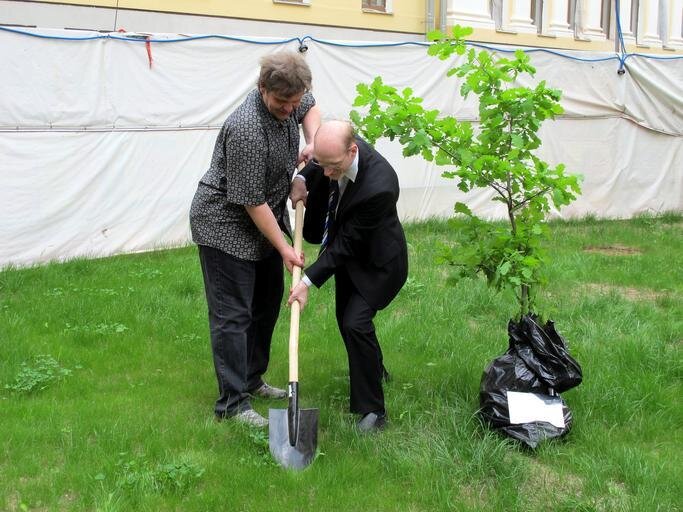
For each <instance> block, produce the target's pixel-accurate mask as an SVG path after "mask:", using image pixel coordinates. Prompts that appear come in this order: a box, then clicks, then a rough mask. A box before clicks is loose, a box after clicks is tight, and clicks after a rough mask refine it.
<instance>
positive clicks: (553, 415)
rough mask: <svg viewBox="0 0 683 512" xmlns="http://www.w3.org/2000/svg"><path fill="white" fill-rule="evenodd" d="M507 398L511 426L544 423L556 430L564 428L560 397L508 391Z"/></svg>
mask: <svg viewBox="0 0 683 512" xmlns="http://www.w3.org/2000/svg"><path fill="white" fill-rule="evenodd" d="M507 398H508V411H509V413H510V423H511V424H513V425H517V424H520V423H531V422H533V421H545V422H548V423H551V424H553V425H555V426H556V427H557V428H564V414H562V399H561V398H560V397H557V396H549V395H540V394H536V393H520V392H518V391H508V392H507Z"/></svg>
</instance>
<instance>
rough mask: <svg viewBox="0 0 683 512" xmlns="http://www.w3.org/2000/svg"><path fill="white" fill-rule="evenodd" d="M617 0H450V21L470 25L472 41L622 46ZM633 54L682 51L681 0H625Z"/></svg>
mask: <svg viewBox="0 0 683 512" xmlns="http://www.w3.org/2000/svg"><path fill="white" fill-rule="evenodd" d="M616 4H617V0H447V13H446V14H447V24H448V25H449V26H452V25H455V24H460V25H467V26H471V27H473V28H474V29H475V32H474V34H473V36H472V37H470V39H471V40H474V41H485V42H495V43H504V44H510V45H515V46H540V47H551V48H566V49H576V50H593V51H615V50H617V49H618V44H617V43H618V37H617V16H616V10H615V7H616ZM619 7H620V16H619V21H620V24H621V29H622V34H623V38H624V43H625V45H626V50H627V52H631V53H636V52H638V53H660V54H672V55H675V54H676V53H678V54H681V53H683V20H682V17H683V0H621V1H620V2H619Z"/></svg>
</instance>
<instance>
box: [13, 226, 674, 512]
mask: <svg viewBox="0 0 683 512" xmlns="http://www.w3.org/2000/svg"><path fill="white" fill-rule="evenodd" d="M406 231H407V237H408V241H409V250H410V263H411V269H410V280H409V282H408V284H407V285H406V286H405V288H404V289H403V291H402V292H401V293H400V295H399V296H398V298H397V299H396V300H395V301H394V302H393V304H391V306H390V307H389V308H388V309H386V310H384V311H381V312H380V313H379V314H378V315H377V318H376V325H377V328H378V333H379V337H380V341H381V343H382V347H383V351H384V357H385V362H386V364H387V367H388V369H389V371H390V372H391V373H392V377H393V380H392V381H391V382H390V383H389V384H387V386H386V388H385V394H386V398H387V408H388V412H389V415H390V419H391V423H390V426H389V428H388V429H387V430H386V431H384V432H383V433H381V434H380V435H377V436H370V437H364V436H359V435H358V434H357V433H356V432H355V431H354V428H353V425H354V419H355V418H353V417H352V416H351V415H350V414H348V412H347V410H348V382H347V371H348V367H347V359H346V353H345V351H344V347H343V343H342V341H341V338H340V337H339V333H338V331H337V327H336V323H335V320H334V304H333V284H332V283H329V284H327V285H326V286H325V287H323V289H321V290H316V291H313V292H312V293H311V296H310V302H309V305H308V307H307V308H306V309H305V310H304V312H303V316H302V320H301V339H300V382H301V384H300V386H301V388H300V393H301V397H302V406H304V407H317V408H319V409H320V427H319V433H318V437H319V439H318V447H319V451H320V453H319V455H318V458H317V459H316V460H315V461H314V463H313V464H312V465H311V466H310V467H309V468H308V469H306V470H305V471H303V472H298V473H293V472H288V471H285V470H283V469H282V468H280V467H279V466H277V465H276V464H275V463H274V462H273V461H272V459H271V458H270V455H269V453H268V442H267V433H266V432H264V431H259V430H253V429H249V428H246V427H241V426H239V425H236V424H233V423H232V422H229V421H227V422H222V423H217V422H215V421H214V419H213V401H214V400H215V398H216V393H217V391H216V382H215V376H214V372H213V365H212V362H211V351H210V344H209V340H208V322H207V319H206V303H205V299H204V291H203V284H202V278H201V271H200V268H199V261H198V258H197V251H196V248H194V247H187V248H183V249H177V250H164V251H158V252H154V253H147V254H139V255H128V256H119V257H114V258H107V259H101V260H77V261H71V262H68V263H64V264H51V265H47V266H43V267H39V268H30V269H23V270H12V269H10V270H6V271H4V272H0V449H1V450H2V451H1V453H0V510H8V511H14V510H50V511H53V510H57V511H59V510H109V511H114V510H119V511H128V510H149V511H166V510H176V511H208V510H226V511H233V510H235V511H258V512H261V511H285V510H286V511H300V510H324V511H326V510H349V511H365V510H382V511H433V510H486V511H488V510H500V511H509V510H520V511H522V510H523V511H527V510H539V511H540V510H543V511H547V510H553V511H563V510H566V511H569V510H583V511H592V510H595V511H631V510H633V511H649V510H662V511H670V510H679V509H680V508H681V504H682V503H683V489H682V484H681V483H682V482H683V471H682V467H683V462H682V461H683V435H682V428H683V408H682V407H681V392H682V391H683V387H682V386H681V374H682V371H681V370H682V365H681V360H682V358H681V344H682V342H683V306H682V304H683V300H682V298H683V221H682V220H681V217H680V216H678V215H667V216H664V217H659V218H650V217H642V218H637V219H634V220H631V221H596V220H591V219H588V220H583V221H580V222H567V223H555V224H553V241H552V244H551V247H552V249H551V250H550V251H549V252H550V255H551V256H552V258H553V262H552V264H551V267H550V268H549V278H550V284H549V286H548V287H547V289H546V290H545V291H546V293H545V294H544V295H543V297H542V298H541V304H540V305H541V308H542V310H543V311H544V312H546V313H547V314H548V316H549V317H550V318H552V319H553V320H554V321H555V322H556V324H557V328H558V330H559V332H560V333H561V334H562V335H563V336H564V337H565V338H566V339H567V341H568V343H569V347H570V352H571V354H572V355H573V356H574V357H575V358H576V359H577V360H578V361H579V362H580V363H581V365H582V366H583V371H584V382H583V384H582V385H581V386H579V387H577V388H575V389H573V390H571V391H569V392H567V393H565V394H564V395H563V396H564V398H565V400H566V401H567V403H568V405H569V407H570V408H571V410H572V412H573V414H574V428H573V430H572V431H571V432H570V433H569V435H568V436H566V437H565V438H564V439H562V440H556V441H552V442H548V443H545V444H544V445H542V446H541V447H540V448H539V449H538V450H537V451H536V452H530V451H527V450H524V449H522V448H520V447H519V446H518V445H517V444H515V443H514V442H512V441H508V440H506V439H504V438H502V437H500V436H498V435H497V434H494V433H492V432H490V431H488V430H487V429H486V428H484V427H483V426H482V425H481V424H480V423H479V421H478V420H477V417H476V410H477V407H478V390H479V381H480V378H481V373H482V370H483V368H484V367H485V366H486V365H487V364H488V363H489V362H490V361H491V360H492V359H493V358H494V357H496V356H498V355H500V354H501V353H502V352H504V351H505V350H506V348H507V344H508V342H507V334H506V327H507V321H508V319H509V318H511V317H512V316H514V315H515V314H516V306H515V304H514V302H513V300H512V297H510V296H506V295H501V296H493V295H492V294H491V293H490V292H489V291H488V290H487V289H486V287H485V285H484V283H483V282H479V281H464V282H461V283H458V284H451V283H449V269H448V268H447V267H445V266H440V265H437V264H435V263H434V261H435V257H436V254H437V248H436V247H435V245H436V243H437V242H438V241H448V240H454V239H455V237H456V236H457V231H456V230H454V229H453V228H452V227H449V225H448V224H447V223H446V222H437V221H432V222H427V223H422V224H415V225H409V226H407V229H406ZM308 255H309V259H310V258H313V257H314V255H315V250H314V249H310V250H309V251H308ZM288 323H289V315H288V311H286V310H284V308H283V314H282V315H281V319H280V322H279V323H278V326H277V329H276V333H275V337H274V341H273V350H272V362H271V367H270V370H269V372H268V374H267V379H268V381H269V382H270V383H271V384H275V385H278V386H284V385H285V384H286V381H287V339H288ZM39 356H44V357H39ZM22 364H24V366H22ZM50 376H53V378H52V379H50ZM6 385H7V386H10V387H14V388H16V390H12V389H6V388H5V386H6ZM22 388H24V389H28V388H33V390H32V391H26V390H23V391H22ZM254 405H255V408H256V409H257V410H258V411H260V412H261V413H263V414H264V415H267V411H268V408H269V407H281V408H285V407H286V402H274V401H270V402H268V401H256V402H254Z"/></svg>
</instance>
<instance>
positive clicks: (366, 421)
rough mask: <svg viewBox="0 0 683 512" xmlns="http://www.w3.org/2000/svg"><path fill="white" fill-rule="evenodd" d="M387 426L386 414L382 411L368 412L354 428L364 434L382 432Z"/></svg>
mask: <svg viewBox="0 0 683 512" xmlns="http://www.w3.org/2000/svg"><path fill="white" fill-rule="evenodd" d="M386 424H387V413H386V412H383V411H376V412H369V413H367V414H366V415H365V416H363V417H362V418H361V419H360V420H358V423H357V424H356V426H357V427H358V430H360V431H361V432H365V433H370V432H376V431H378V430H382V429H383V428H384V427H385V426H386Z"/></svg>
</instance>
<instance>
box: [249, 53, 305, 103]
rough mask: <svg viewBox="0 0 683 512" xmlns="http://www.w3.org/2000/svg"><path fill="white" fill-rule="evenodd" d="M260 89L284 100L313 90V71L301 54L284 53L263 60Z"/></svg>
mask: <svg viewBox="0 0 683 512" xmlns="http://www.w3.org/2000/svg"><path fill="white" fill-rule="evenodd" d="M258 86H259V88H261V87H262V88H264V89H265V90H266V91H267V92H270V93H274V94H277V95H278V96H282V97H284V98H288V97H290V96H294V95H296V94H301V93H302V92H306V91H310V90H311V69H310V68H309V67H308V64H306V61H305V60H304V57H303V56H302V55H301V54H300V53H295V52H290V51H284V52H277V53H273V54H271V55H266V56H265V57H263V58H262V59H261V73H260V75H259V79H258Z"/></svg>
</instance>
